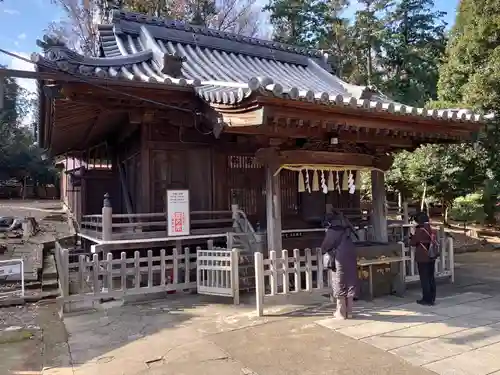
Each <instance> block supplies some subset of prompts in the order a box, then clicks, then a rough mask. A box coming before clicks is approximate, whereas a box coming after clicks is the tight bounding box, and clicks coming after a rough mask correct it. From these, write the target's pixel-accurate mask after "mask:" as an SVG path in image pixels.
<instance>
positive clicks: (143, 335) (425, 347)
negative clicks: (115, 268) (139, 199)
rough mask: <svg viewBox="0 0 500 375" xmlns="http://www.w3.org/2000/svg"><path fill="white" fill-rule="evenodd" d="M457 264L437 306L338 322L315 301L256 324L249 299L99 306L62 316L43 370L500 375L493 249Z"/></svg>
mask: <svg viewBox="0 0 500 375" xmlns="http://www.w3.org/2000/svg"><path fill="white" fill-rule="evenodd" d="M457 258H458V260H457V261H458V262H459V263H460V264H463V266H461V267H460V268H459V272H458V273H457V275H459V276H458V278H457V283H456V285H455V286H450V285H442V286H439V289H438V294H439V295H440V296H441V297H440V298H439V300H438V304H437V305H436V306H435V307H432V308H429V307H422V306H419V305H417V304H416V303H415V302H414V301H415V299H416V298H417V294H418V293H417V292H418V291H416V290H413V291H409V292H408V293H407V296H406V297H405V298H397V297H385V298H380V299H376V300H375V301H373V302H359V303H358V304H357V307H356V313H357V317H356V319H352V320H347V321H344V322H339V321H336V320H334V319H332V309H333V308H332V306H331V305H330V303H329V301H328V300H327V299H326V298H324V297H321V296H317V297H315V298H311V297H300V298H299V297H298V296H297V297H294V298H288V299H286V300H283V299H281V302H279V300H275V301H268V303H266V305H267V306H268V307H267V308H266V314H267V315H266V316H265V317H263V318H259V317H257V316H256V314H255V310H254V306H253V301H252V300H253V298H251V299H249V302H250V303H248V304H245V303H243V304H242V305H240V306H233V305H231V304H230V303H229V302H228V303H226V304H225V303H224V302H225V301H226V302H227V300H224V299H211V298H208V297H203V296H196V295H195V296H184V297H182V298H179V296H174V295H171V296H169V297H168V298H170V299H164V300H161V301H156V302H151V303H137V304H130V305H125V306H121V307H120V306H113V304H109V305H104V309H103V310H102V311H98V312H95V313H92V314H83V315H78V316H69V317H66V318H65V319H64V323H65V326H66V330H67V332H68V342H67V345H60V346H59V349H60V350H59V351H58V352H57V358H56V359H55V360H54V361H53V362H52V363H53V367H52V368H49V369H46V370H45V371H44V372H43V374H44V375H69V374H71V375H94V374H95V375H98V374H101V373H102V374H107V375H115V374H116V375H118V374H120V375H124V374H126V375H143V374H144V375H145V374H148V375H160V374H161V375H165V374H167V375H168V374H172V375H173V374H175V375H182V374H186V375H194V374H196V375H216V373H217V375H237V374H245V375H285V374H286V375H290V374H292V375H294V374H297V375H298V374H300V375H313V374H314V375H326V374H342V375H348V374H350V375H357V374H359V375H366V374H370V375H392V374H394V375H396V374H397V375H431V374H433V373H434V374H435V373H438V374H453V375H455V374H456V375H460V374H471V375H486V374H500V361H499V360H498V359H496V358H495V357H498V356H499V355H500V354H499V353H500V275H498V276H496V275H495V267H494V266H491V264H495V263H496V264H497V266H498V265H499V264H500V253H499V254H496V253H495V254H492V253H484V254H483V253H481V254H471V255H469V254H464V255H460V256H457ZM496 269H498V267H497V268H496ZM497 273H498V272H497ZM483 277H484V280H483V279H482V278H483ZM243 302H245V301H244V300H243ZM308 304H309V307H308V308H305V307H306V306H307V305H308ZM299 307H301V308H302V309H303V310H301V311H297V309H298V308H299ZM304 308H305V309H304ZM64 344H66V343H64ZM64 351H66V353H64Z"/></svg>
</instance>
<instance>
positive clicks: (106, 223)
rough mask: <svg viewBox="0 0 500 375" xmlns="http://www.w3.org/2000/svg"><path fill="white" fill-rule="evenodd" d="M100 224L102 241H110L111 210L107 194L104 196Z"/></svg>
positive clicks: (111, 236) (111, 234)
mask: <svg viewBox="0 0 500 375" xmlns="http://www.w3.org/2000/svg"><path fill="white" fill-rule="evenodd" d="M101 224H102V239H103V241H111V239H112V238H113V208H112V207H111V201H110V199H109V194H108V193H106V194H104V201H103V205H102V222H101Z"/></svg>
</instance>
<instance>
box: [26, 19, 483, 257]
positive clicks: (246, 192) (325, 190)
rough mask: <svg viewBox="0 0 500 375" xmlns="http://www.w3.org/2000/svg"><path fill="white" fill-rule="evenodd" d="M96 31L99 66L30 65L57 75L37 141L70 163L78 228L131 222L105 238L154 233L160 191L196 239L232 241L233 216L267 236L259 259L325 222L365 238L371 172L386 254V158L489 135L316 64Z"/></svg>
mask: <svg viewBox="0 0 500 375" xmlns="http://www.w3.org/2000/svg"><path fill="white" fill-rule="evenodd" d="M98 30H99V36H100V56H99V57H86V56H83V55H80V54H78V53H76V52H75V51H71V50H69V49H68V48H67V47H66V46H65V45H63V44H61V43H60V42H59V41H57V40H54V39H51V38H48V37H46V38H44V40H43V41H40V42H39V45H40V47H41V48H42V49H43V53H41V54H34V55H33V61H35V62H36V64H37V70H38V72H41V73H47V75H49V74H50V75H52V76H53V77H52V78H50V79H43V80H40V81H39V87H40V99H41V100H40V119H39V120H40V121H39V137H40V139H39V142H40V145H41V146H42V147H44V148H46V149H47V150H49V152H50V154H52V155H54V156H58V157H60V158H61V159H66V160H69V159H71V160H77V161H78V162H77V164H78V168H69V169H67V170H66V169H65V170H64V173H63V175H64V176H65V177H64V178H65V180H67V181H66V183H65V186H66V189H65V191H64V192H63V194H66V195H71V194H78V197H77V199H76V200H77V201H78V202H79V203H78V204H79V207H80V208H79V212H81V213H80V214H79V215H77V216H79V217H78V220H80V221H82V220H83V218H85V215H87V216H88V215H90V216H93V215H95V216H97V215H98V214H100V213H101V207H102V200H103V195H104V194H105V193H109V196H110V202H111V205H112V210H113V215H115V214H116V215H121V216H120V217H122V218H126V217H127V215H129V219H128V221H129V222H128V223H127V219H124V220H121V224H120V223H119V224H117V226H116V230H117V231H120V230H121V229H120V228H122V227H125V226H126V225H130V226H134V225H137V221H136V220H137V217H138V216H135V217H136V218H135V219H131V218H132V217H133V215H139V214H143V215H144V217H145V218H146V217H149V218H151V217H153V216H146V214H151V215H152V214H154V213H157V214H158V215H159V216H161V217H162V220H163V221H164V220H165V217H164V216H165V211H166V192H167V190H169V189H188V190H189V195H190V210H191V211H192V217H193V219H192V220H191V223H192V225H191V233H192V234H195V233H205V234H210V233H214V234H216V233H220V232H221V231H227V227H228V226H229V227H230V228H233V229H234V228H235V226H234V225H233V224H231V223H230V224H229V225H226V224H222V222H223V219H220V221H218V220H219V219H215V217H216V216H217V215H219V214H221V213H222V212H231V209H232V207H233V211H234V207H235V206H236V205H237V207H238V210H239V211H241V212H242V213H244V218H245V220H247V221H248V223H247V224H248V225H247V227H246V229H245V228H243V229H241V228H240V230H242V231H249V230H250V229H248V228H252V229H251V230H252V231H254V232H255V231H256V232H259V231H260V232H263V233H264V231H265V232H266V233H267V234H266V235H265V236H264V237H267V242H268V248H273V249H281V248H282V241H283V232H286V231H292V230H302V229H304V230H305V229H308V228H320V227H321V224H322V219H323V217H324V214H325V213H326V212H327V211H328V210H331V209H339V210H341V211H343V212H345V213H348V214H349V217H351V218H352V219H353V221H355V222H356V223H358V222H359V223H361V221H362V219H363V218H362V215H361V209H360V194H359V181H360V173H361V172H363V171H367V172H370V173H371V177H372V192H373V207H372V212H370V215H369V216H370V222H369V224H368V225H371V226H372V227H373V233H374V235H375V238H376V240H377V241H380V242H387V223H386V214H385V212H386V209H385V187H384V171H387V170H388V169H389V168H390V166H391V164H392V161H393V157H392V154H393V153H394V152H396V151H398V150H402V149H404V150H410V151H411V150H414V149H415V148H417V147H419V145H421V144H424V143H452V142H461V141H466V140H469V139H471V138H472V137H473V136H474V133H477V132H478V131H479V130H480V129H481V127H482V126H483V122H484V121H485V118H484V117H482V116H481V115H478V114H473V113H470V112H468V111H465V110H434V109H430V110H428V109H423V108H414V107H410V106H406V105H403V104H399V103H396V102H394V101H392V100H390V99H389V98H387V97H386V96H384V95H383V94H382V93H380V92H378V91H377V90H375V89H374V88H372V87H367V86H356V85H352V84H349V83H347V82H344V81H342V80H341V79H339V78H338V77H336V76H335V75H333V74H332V70H331V67H330V65H329V63H328V56H327V55H326V54H324V53H322V52H321V51H315V50H308V49H305V48H302V47H294V46H289V45H284V44H281V43H276V42H272V41H264V40H259V39H255V38H249V37H245V36H240V35H234V34H229V33H225V32H220V31H216V30H211V29H206V28H202V27H198V26H192V25H188V24H185V23H183V22H178V21H173V20H165V19H160V18H156V17H149V16H145V15H142V14H135V13H127V12H118V11H117V12H115V13H114V14H113V17H112V20H111V22H110V23H109V24H106V25H99V27H98ZM62 164H64V163H62ZM66 165H67V163H66ZM71 201H72V202H74V201H75V199H74V197H73V198H72V200H71ZM232 205H233V206H232ZM233 213H234V212H233ZM196 214H199V215H205V216H204V217H205V219H200V220H195V217H194V215H196ZM162 215H163V216H162ZM90 216H89V217H90ZM231 219H232V220H234V215H233V216H230V217H229V220H231ZM144 220H146V219H144ZM147 220H149V221H154V223H151V227H155V228H156V229H155V230H161V231H163V232H165V229H164V228H165V224H166V223H164V226H163V229H162V228H161V227H159V225H160V224H159V223H158V220H157V219H147ZM226 220H227V219H226ZM83 221H84V220H83ZM83 221H82V222H83ZM117 221H120V220H118V216H117ZM219 224H220V225H219ZM120 225H121V226H122V227H120ZM113 228H115V226H114V225H113ZM113 230H115V229H113ZM146 231H147V230H145V229H144V228H143V230H142V232H135V233H134V236H135V237H134V238H137V237H141V236H145V232H146ZM120 238H125V237H123V236H122V237H120Z"/></svg>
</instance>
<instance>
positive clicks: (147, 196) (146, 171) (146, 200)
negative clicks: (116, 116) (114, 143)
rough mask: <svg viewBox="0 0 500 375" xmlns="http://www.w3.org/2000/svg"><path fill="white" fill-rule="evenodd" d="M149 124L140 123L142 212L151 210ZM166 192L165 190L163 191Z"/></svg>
mask: <svg viewBox="0 0 500 375" xmlns="http://www.w3.org/2000/svg"><path fill="white" fill-rule="evenodd" d="M149 154H150V152H149V124H147V123H142V125H141V172H140V173H141V174H140V178H141V185H142V194H141V202H140V207H141V209H140V211H141V212H143V213H149V212H151V174H150V166H149V160H150V158H149ZM165 194H166V192H165Z"/></svg>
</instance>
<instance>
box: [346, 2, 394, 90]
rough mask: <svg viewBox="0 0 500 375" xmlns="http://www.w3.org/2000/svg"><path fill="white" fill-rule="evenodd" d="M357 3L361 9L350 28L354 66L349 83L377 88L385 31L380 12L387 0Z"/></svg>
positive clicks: (380, 74) (385, 5)
mask: <svg viewBox="0 0 500 375" xmlns="http://www.w3.org/2000/svg"><path fill="white" fill-rule="evenodd" d="M358 3H359V5H361V9H360V10H358V11H357V12H356V13H355V16H354V24H353V26H352V27H351V30H352V32H351V34H352V47H353V50H354V51H355V56H356V57H355V59H356V65H355V69H353V71H352V72H351V77H349V81H350V82H352V83H356V84H359V85H374V86H378V85H379V84H380V79H381V76H382V73H383V72H382V71H381V70H380V69H379V61H380V58H381V53H382V44H383V36H384V30H385V24H384V20H383V17H382V16H383V14H382V11H383V10H384V8H385V7H387V5H388V0H358Z"/></svg>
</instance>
